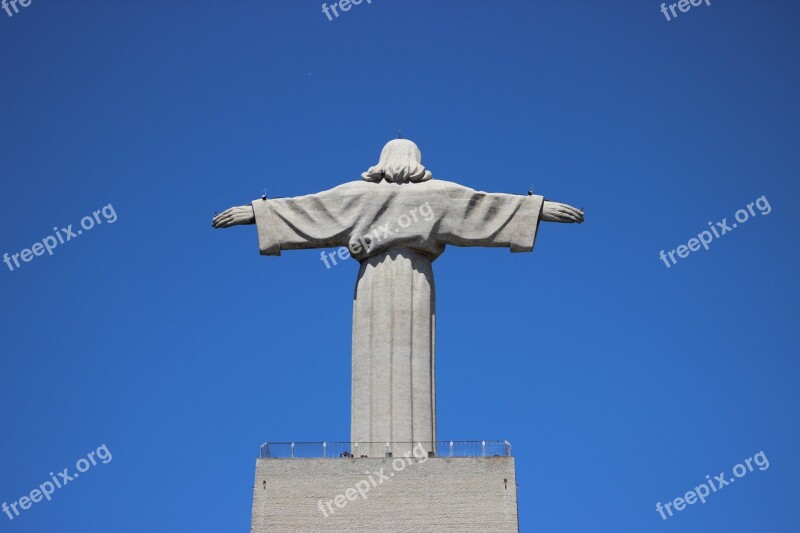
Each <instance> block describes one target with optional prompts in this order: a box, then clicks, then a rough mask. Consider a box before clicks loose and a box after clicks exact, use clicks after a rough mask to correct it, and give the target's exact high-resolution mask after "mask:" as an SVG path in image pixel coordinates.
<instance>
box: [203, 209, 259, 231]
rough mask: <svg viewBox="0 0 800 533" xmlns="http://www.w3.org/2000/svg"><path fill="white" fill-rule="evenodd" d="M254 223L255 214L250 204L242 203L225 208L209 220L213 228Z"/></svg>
mask: <svg viewBox="0 0 800 533" xmlns="http://www.w3.org/2000/svg"><path fill="white" fill-rule="evenodd" d="M255 223H256V214H255V212H254V211H253V206H252V205H242V206H239V207H231V208H230V209H226V210H225V211H223V212H222V213H220V214H219V215H217V216H215V217H214V220H212V221H211V226H212V227H215V228H230V227H231V226H240V225H247V224H255Z"/></svg>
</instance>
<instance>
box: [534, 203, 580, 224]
mask: <svg viewBox="0 0 800 533" xmlns="http://www.w3.org/2000/svg"><path fill="white" fill-rule="evenodd" d="M539 220H543V221H545V222H565V223H567V224H571V223H578V224H580V223H582V222H583V209H578V208H576V207H572V206H571V205H568V204H562V203H559V202H551V201H549V200H545V201H544V204H543V205H542V213H541V214H540V215H539Z"/></svg>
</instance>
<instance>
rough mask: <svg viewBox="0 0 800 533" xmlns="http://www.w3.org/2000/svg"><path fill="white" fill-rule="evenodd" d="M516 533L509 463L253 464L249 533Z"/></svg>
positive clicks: (332, 461)
mask: <svg viewBox="0 0 800 533" xmlns="http://www.w3.org/2000/svg"><path fill="white" fill-rule="evenodd" d="M309 531H314V532H369V533H375V532H396V533H400V532H408V533H421V532H425V531H430V532H437V533H442V532H453V533H472V532H474V533H485V532H487V531H491V532H493V533H506V532H507V533H518V531H519V527H518V520H517V484H516V477H515V469H514V458H513V457H458V458H419V459H417V458H414V457H409V458H405V457H395V458H394V459H392V458H337V459H258V460H257V462H256V477H255V486H254V489H253V519H252V528H251V532H252V533H267V532H280V533H293V532H309Z"/></svg>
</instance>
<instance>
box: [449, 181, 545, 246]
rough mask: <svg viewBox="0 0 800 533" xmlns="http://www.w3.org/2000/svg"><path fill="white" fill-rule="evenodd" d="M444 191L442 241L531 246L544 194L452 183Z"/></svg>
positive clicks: (534, 237) (466, 244)
mask: <svg viewBox="0 0 800 533" xmlns="http://www.w3.org/2000/svg"><path fill="white" fill-rule="evenodd" d="M445 192H446V194H447V196H448V197H449V201H448V202H447V208H446V210H445V212H444V213H443V216H442V217H441V219H440V226H439V231H438V234H439V240H440V241H441V242H442V243H444V244H452V245H454V246H487V247H508V248H509V249H510V250H511V251H512V252H530V251H532V250H533V245H534V242H535V241H536V233H537V231H538V229H539V216H540V215H541V213H542V206H543V205H544V197H542V196H537V195H527V196H522V195H518V194H504V193H487V192H482V191H476V190H474V189H470V188H469V187H463V186H461V185H458V184H455V183H448V184H447V185H446V186H445Z"/></svg>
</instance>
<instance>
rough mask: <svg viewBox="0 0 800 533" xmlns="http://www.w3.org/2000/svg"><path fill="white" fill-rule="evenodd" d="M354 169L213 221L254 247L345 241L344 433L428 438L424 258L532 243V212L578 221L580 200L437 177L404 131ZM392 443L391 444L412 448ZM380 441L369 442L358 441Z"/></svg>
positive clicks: (431, 316) (274, 251)
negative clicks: (319, 186)
mask: <svg viewBox="0 0 800 533" xmlns="http://www.w3.org/2000/svg"><path fill="white" fill-rule="evenodd" d="M361 177H362V178H363V179H362V180H360V181H353V182H349V183H345V184H343V185H339V186H338V187H335V188H333V189H330V190H327V191H323V192H320V193H317V194H309V195H306V196H297V197H293V198H275V199H267V198H262V199H258V200H255V201H254V202H253V203H252V204H250V205H246V206H241V207H232V208H230V209H228V210H226V211H224V212H223V213H220V214H219V215H217V216H215V217H214V220H213V224H212V225H213V227H215V228H228V227H231V226H236V225H242V224H255V225H256V227H257V230H258V241H259V247H260V250H261V254H262V255H280V254H281V251H282V250H300V249H308V248H329V247H336V246H347V247H348V248H349V250H350V252H351V254H352V255H353V257H355V258H356V259H357V260H358V261H359V262H360V263H361V268H360V269H359V272H358V279H357V281H356V290H355V295H354V297H353V353H352V413H351V441H352V442H362V443H387V442H389V443H417V442H420V443H422V444H423V446H425V447H427V449H429V450H430V449H435V448H434V446H435V444H434V443H435V441H436V400H435V379H434V365H435V348H434V346H435V329H436V315H435V290H434V282H433V269H432V268H431V264H432V262H433V261H434V260H435V259H436V258H437V257H439V255H441V254H442V253H443V252H444V249H445V246H446V245H448V244H451V245H454V246H487V247H489V246H491V247H504V248H509V249H510V250H511V251H512V252H530V251H531V250H533V245H534V241H535V239H536V233H537V230H538V226H539V221H540V220H542V221H547V222H576V223H581V222H583V211H582V210H580V209H576V208H574V207H572V206H569V205H566V204H561V203H558V202H551V201H548V200H545V199H544V198H543V197H541V196H536V195H532V194H529V195H527V196H524V195H514V194H503V193H486V192H481V191H476V190H473V189H470V188H468V187H464V186H462V185H459V184H457V183H453V182H449V181H441V180H436V179H433V176H432V175H431V172H430V171H428V170H426V169H425V167H424V166H423V165H422V155H421V154H420V151H419V149H418V148H417V146H416V145H415V144H414V143H413V142H411V141H409V140H405V139H396V140H393V141H391V142H389V143H388V144H387V145H386V146H385V147H384V148H383V151H382V152H381V156H380V161H379V162H378V164H377V165H376V166H374V167H371V168H370V169H369V170H367V172H365V173H363V174H362V176H361ZM323 253H324V252H323ZM393 446H394V447H393V449H392V450H391V451H392V452H393V453H394V454H395V455H400V454H402V453H403V452H404V451H407V450H409V449H411V448H410V446H408V445H399V444H398V445H393ZM384 452H385V446H381V445H377V444H373V445H370V446H368V447H362V448H360V449H359V453H365V454H369V455H370V456H381V457H382V456H383V455H384Z"/></svg>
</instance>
